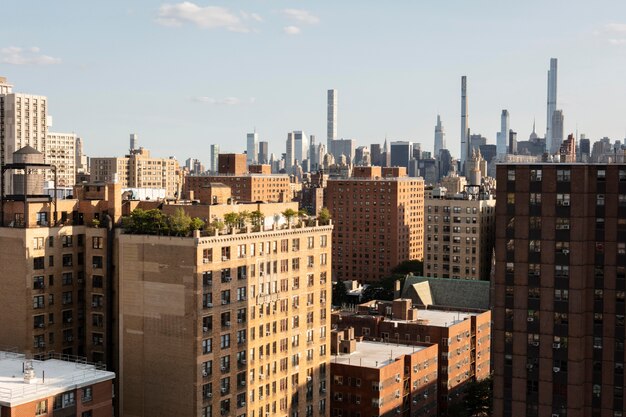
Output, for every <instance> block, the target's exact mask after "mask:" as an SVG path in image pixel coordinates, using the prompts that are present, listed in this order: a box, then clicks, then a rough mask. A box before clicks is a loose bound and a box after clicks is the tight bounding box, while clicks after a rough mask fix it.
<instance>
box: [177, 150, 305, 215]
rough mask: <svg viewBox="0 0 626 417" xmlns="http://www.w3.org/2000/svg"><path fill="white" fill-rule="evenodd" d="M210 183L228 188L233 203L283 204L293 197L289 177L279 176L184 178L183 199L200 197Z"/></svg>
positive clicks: (247, 175)
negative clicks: (259, 202)
mask: <svg viewBox="0 0 626 417" xmlns="http://www.w3.org/2000/svg"><path fill="white" fill-rule="evenodd" d="M220 156H222V155H220ZM244 156H245V155H244ZM244 162H245V158H244ZM211 183H222V184H225V185H227V186H229V187H230V188H231V193H232V197H233V199H234V200H235V201H243V202H255V201H265V202H283V201H291V199H292V197H293V192H292V191H291V182H290V179H289V176H288V175H281V174H270V175H266V174H241V175H197V176H186V177H185V185H184V192H183V196H184V197H185V198H191V197H193V198H197V197H199V196H202V195H203V194H205V193H204V192H203V189H204V188H206V187H209V186H210V185H211ZM202 203H208V204H210V202H208V201H202Z"/></svg>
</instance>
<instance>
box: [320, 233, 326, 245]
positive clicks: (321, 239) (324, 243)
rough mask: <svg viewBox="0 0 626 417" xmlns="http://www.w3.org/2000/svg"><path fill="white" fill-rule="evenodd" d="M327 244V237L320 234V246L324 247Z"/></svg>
mask: <svg viewBox="0 0 626 417" xmlns="http://www.w3.org/2000/svg"><path fill="white" fill-rule="evenodd" d="M326 246H328V237H327V236H326V235H322V236H320V247H322V248H325V247H326Z"/></svg>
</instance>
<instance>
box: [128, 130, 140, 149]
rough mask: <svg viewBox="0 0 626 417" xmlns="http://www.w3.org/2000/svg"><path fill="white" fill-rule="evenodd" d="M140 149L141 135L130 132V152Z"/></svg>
mask: <svg viewBox="0 0 626 417" xmlns="http://www.w3.org/2000/svg"><path fill="white" fill-rule="evenodd" d="M137 149H139V136H138V135H137V134H136V133H131V134H130V153H133V152H135V151H136V150H137Z"/></svg>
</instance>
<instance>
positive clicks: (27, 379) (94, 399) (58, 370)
mask: <svg viewBox="0 0 626 417" xmlns="http://www.w3.org/2000/svg"><path fill="white" fill-rule="evenodd" d="M46 376H48V380H47V381H46ZM114 380H115V374H114V373H113V372H107V371H106V370H103V369H102V368H101V367H100V366H98V365H95V364H92V363H88V362H85V361H81V363H80V364H77V363H76V362H75V359H74V358H70V357H67V358H63V356H62V355H61V354H54V353H51V354H49V355H48V354H46V355H43V356H41V357H38V358H37V359H33V358H32V357H30V356H28V355H24V354H20V353H17V352H14V351H11V352H7V351H0V393H1V394H0V406H1V407H2V415H3V416H5V415H6V416H21V415H33V416H45V415H54V414H60V415H63V416H67V417H83V416H89V415H96V416H101V417H112V416H113V401H112V394H113V381H114ZM53 410H54V411H53Z"/></svg>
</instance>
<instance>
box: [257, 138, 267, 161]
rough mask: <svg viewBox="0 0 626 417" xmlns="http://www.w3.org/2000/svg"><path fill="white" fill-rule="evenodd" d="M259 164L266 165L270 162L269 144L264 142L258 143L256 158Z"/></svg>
mask: <svg viewBox="0 0 626 417" xmlns="http://www.w3.org/2000/svg"><path fill="white" fill-rule="evenodd" d="M258 158H259V159H258V161H259V164H268V163H269V162H270V158H269V143H268V142H266V141H261V142H259V156H258Z"/></svg>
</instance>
